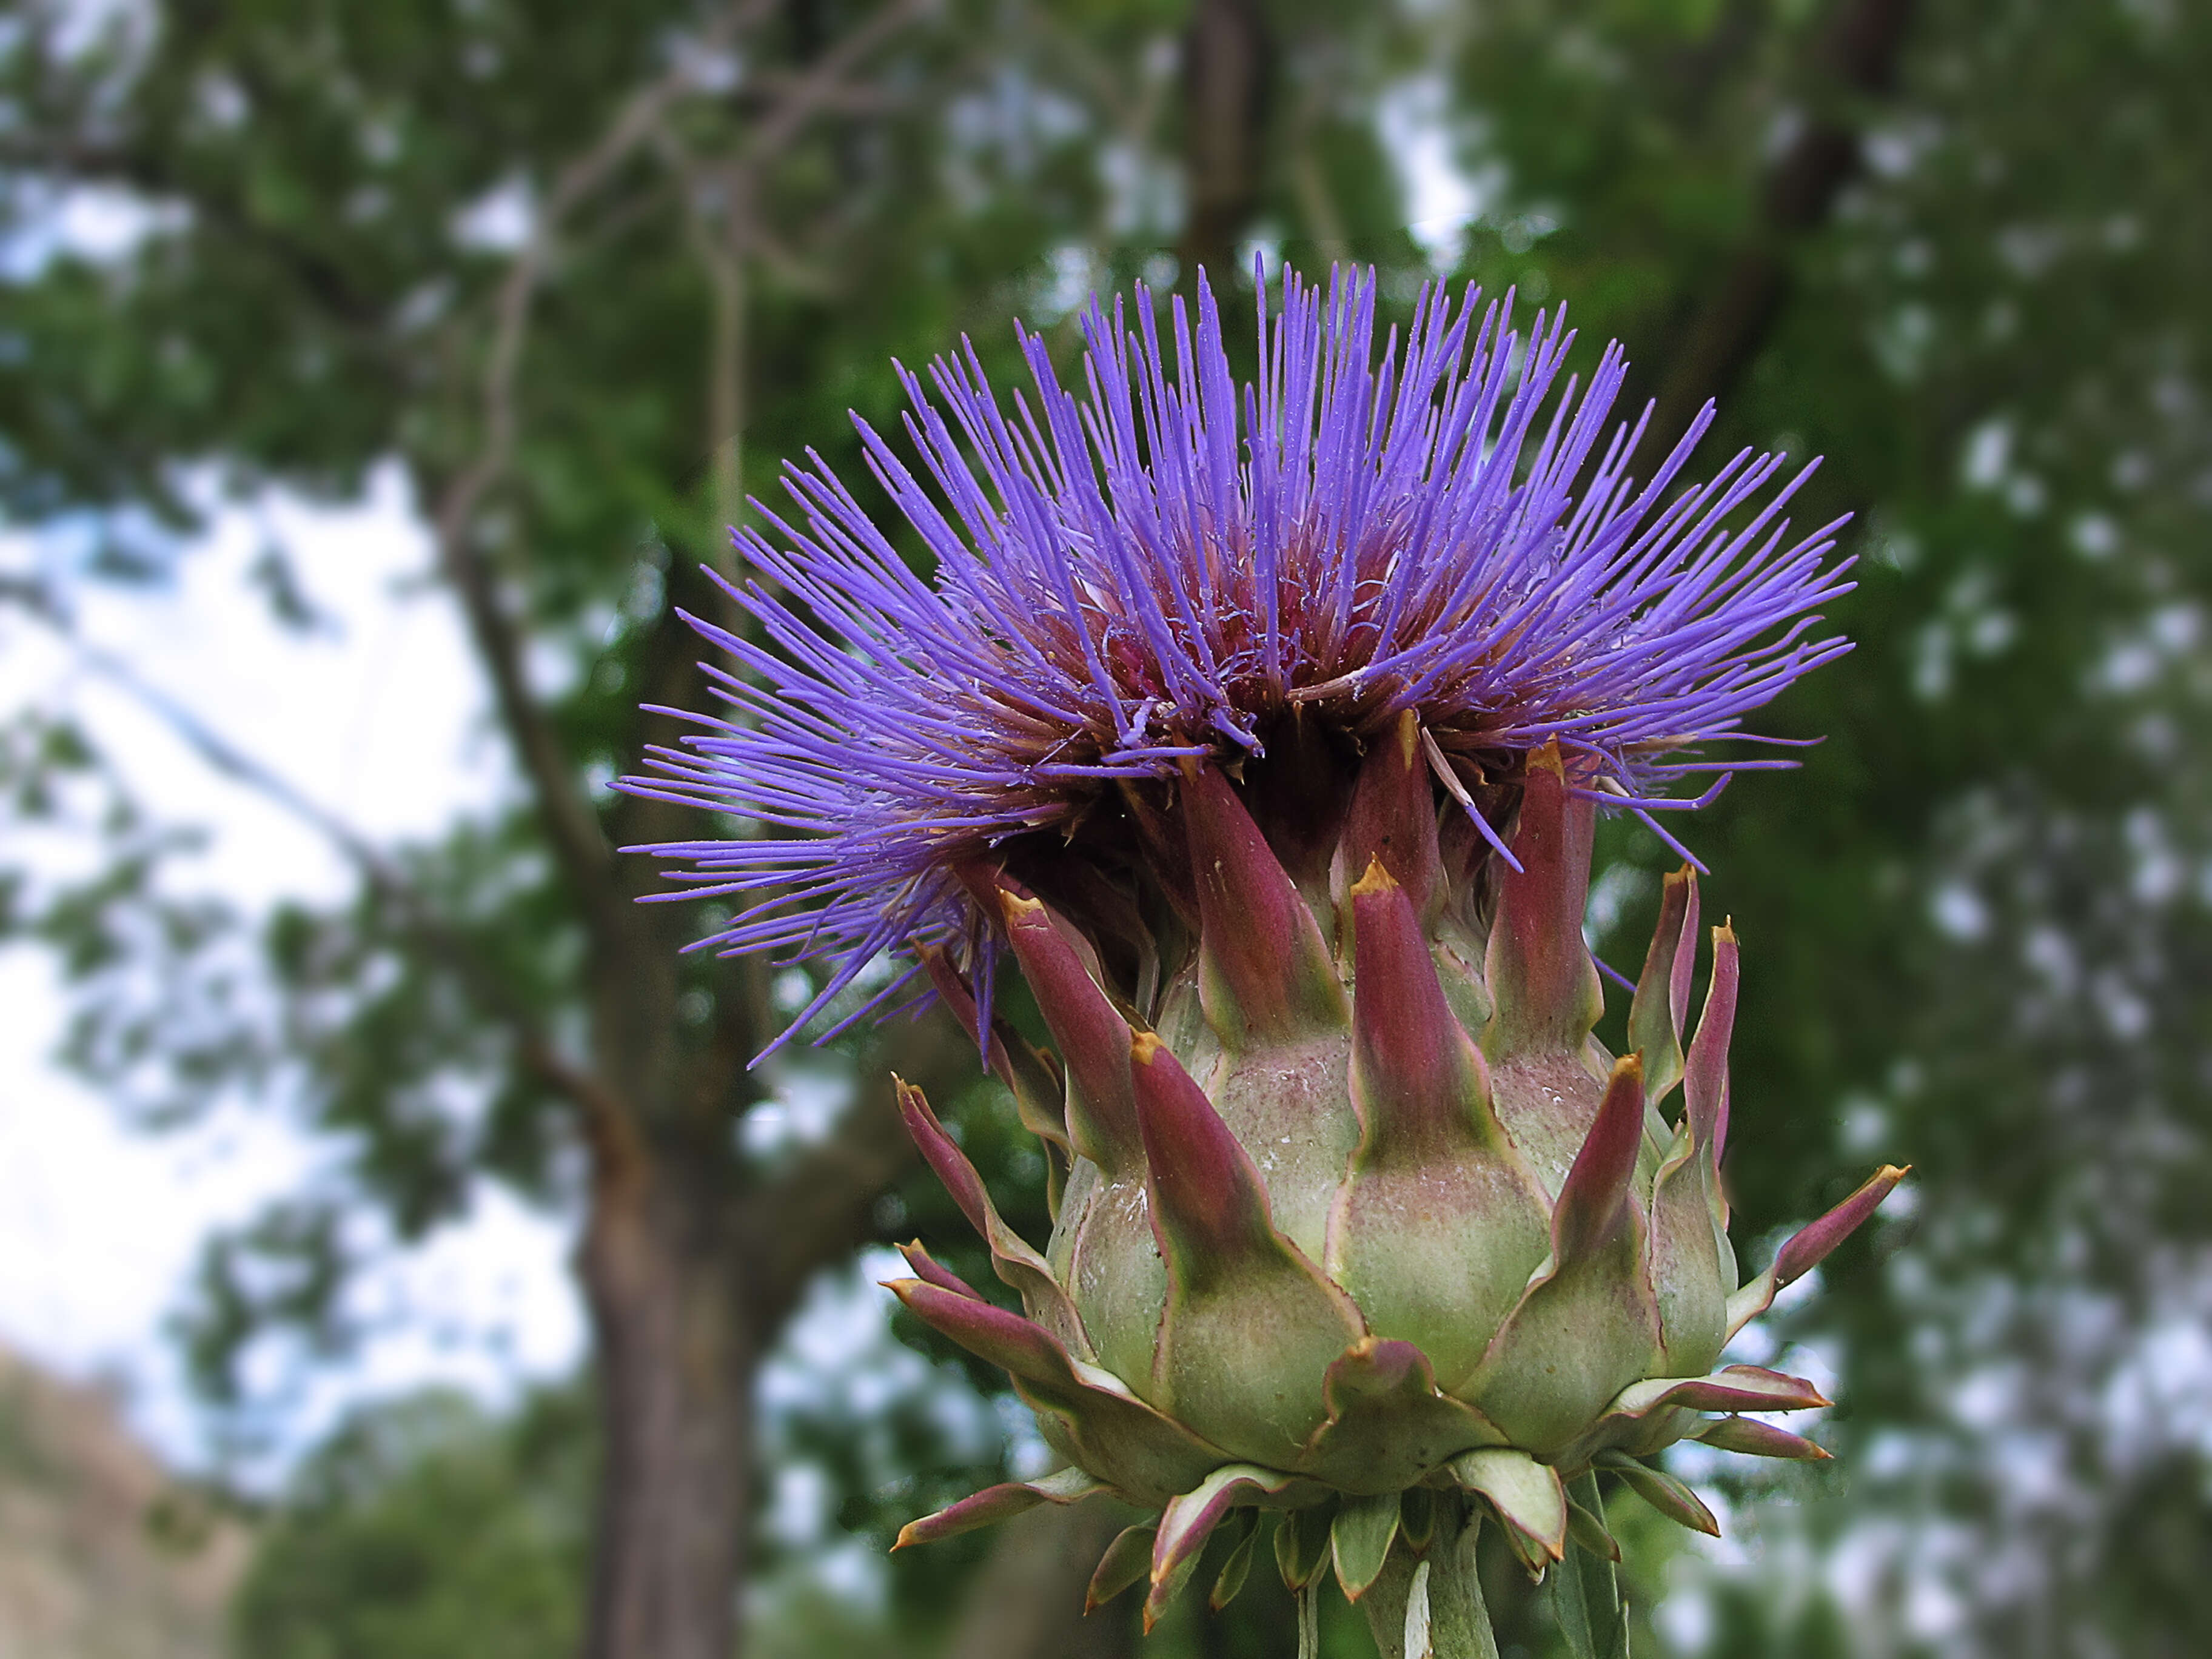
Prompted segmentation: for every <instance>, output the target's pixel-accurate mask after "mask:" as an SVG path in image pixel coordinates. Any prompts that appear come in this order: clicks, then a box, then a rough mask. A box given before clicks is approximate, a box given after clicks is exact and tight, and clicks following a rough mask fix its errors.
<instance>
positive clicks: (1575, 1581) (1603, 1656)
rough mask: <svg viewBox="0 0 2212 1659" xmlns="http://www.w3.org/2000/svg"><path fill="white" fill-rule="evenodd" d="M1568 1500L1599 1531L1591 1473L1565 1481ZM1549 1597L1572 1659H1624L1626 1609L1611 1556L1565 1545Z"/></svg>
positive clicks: (1601, 1505)
mask: <svg viewBox="0 0 2212 1659" xmlns="http://www.w3.org/2000/svg"><path fill="white" fill-rule="evenodd" d="M1567 1495H1568V1497H1570V1498H1572V1499H1573V1500H1574V1502H1575V1503H1576V1504H1577V1505H1578V1506H1579V1507H1580V1508H1582V1509H1583V1510H1585V1511H1586V1512H1587V1513H1588V1514H1589V1516H1591V1517H1592V1518H1593V1519H1595V1521H1596V1522H1597V1523H1598V1525H1599V1527H1600V1528H1603V1526H1604V1524H1605V1499H1604V1497H1603V1496H1602V1495H1601V1493H1600V1492H1599V1491H1598V1485H1597V1474H1596V1472H1595V1470H1591V1471H1589V1472H1586V1473H1584V1474H1581V1475H1578V1476H1577V1477H1576V1478H1575V1479H1574V1480H1571V1481H1570V1482H1568V1484H1567ZM1552 1595H1553V1603H1552V1606H1553V1612H1554V1613H1556V1614H1557V1615H1558V1618H1559V1633H1560V1634H1561V1635H1562V1636H1564V1637H1565V1638H1566V1639H1567V1647H1568V1649H1569V1650H1571V1652H1572V1653H1573V1655H1574V1656H1575V1659H1628V1609H1627V1607H1626V1606H1625V1605H1624V1604H1623V1603H1622V1601H1621V1599H1620V1575H1619V1574H1618V1573H1616V1572H1615V1571H1613V1562H1612V1559H1610V1557H1608V1556H1605V1555H1600V1554H1597V1553H1595V1552H1593V1551H1591V1550H1589V1549H1587V1548H1585V1547H1583V1545H1582V1544H1581V1543H1579V1542H1577V1543H1571V1544H1569V1545H1568V1546H1567V1554H1566V1559H1565V1560H1564V1561H1562V1562H1560V1563H1559V1565H1558V1566H1557V1567H1555V1568H1553V1571H1552Z"/></svg>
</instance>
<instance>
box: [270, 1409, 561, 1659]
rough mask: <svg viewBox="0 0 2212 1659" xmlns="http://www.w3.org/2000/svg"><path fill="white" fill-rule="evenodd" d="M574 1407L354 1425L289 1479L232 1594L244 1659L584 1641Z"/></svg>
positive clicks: (548, 1648)
mask: <svg viewBox="0 0 2212 1659" xmlns="http://www.w3.org/2000/svg"><path fill="white" fill-rule="evenodd" d="M593 1439H594V1437H593V1435H592V1431H591V1423H590V1417H589V1413H588V1410H587V1408H586V1406H585V1404H584V1402H583V1401H582V1400H581V1399H580V1398H578V1397H577V1396H576V1395H574V1394H573V1393H568V1394H548V1395H540V1396H538V1397H537V1398H535V1399H532V1400H531V1401H526V1403H525V1404H524V1406H523V1407H522V1408H521V1409H520V1411H519V1412H518V1413H516V1414H515V1416H514V1418H513V1420H511V1421H507V1422H495V1421H494V1420H492V1419H489V1418H488V1417H487V1416H486V1415H485V1413H484V1412H483V1408H482V1407H478V1406H477V1405H476V1404H474V1403H473V1402H471V1401H469V1400H467V1399H466V1398H465V1397H463V1396H460V1395H453V1394H443V1393H432V1394H427V1395H415V1396H410V1397H408V1398H405V1399H402V1400H399V1401H393V1402H392V1403H390V1404H388V1405H379V1406H374V1407H367V1408H364V1409H362V1410H361V1411H358V1412H356V1413H355V1414H354V1415H353V1417H352V1418H351V1419H349V1420H348V1421H347V1422H345V1423H344V1424H343V1425H340V1426H339V1428H338V1429H337V1431H336V1432H335V1433H334V1434H333V1435H332V1436H331V1437H330V1439H329V1440H328V1441H327V1442H326V1443H325V1444H324V1445H323V1446H322V1447H321V1448H319V1449H318V1450H317V1451H316V1452H315V1453H314V1454H313V1456H311V1457H310V1458H309V1459H308V1460H307V1462H305V1463H304V1464H303V1465H302V1466H301V1468H300V1469H299V1470H298V1471H297V1472H296V1473H295V1475H294V1476H293V1478H292V1480H291V1481H290V1483H289V1490H288V1492H287V1493H286V1496H285V1500H284V1502H283V1505H282V1507H281V1508H280V1509H279V1510H277V1511H276V1515H275V1516H274V1518H273V1519H272V1521H271V1522H270V1526H269V1528H268V1530H267V1531H266V1533H265V1534H264V1536H263V1538H262V1540H261V1542H260V1545H259V1547H258V1551H257V1553H256V1555H255V1558H254V1563H253V1568H252V1572H251V1574H250V1575H249V1576H248V1577H247V1579H246V1583H245V1584H244V1586H243V1587H242V1588H241V1589H240V1592H239V1596H238V1601H237V1603H236V1605H235V1607H234V1612H233V1627H234V1644H235V1651H236V1653H237V1655H238V1659H544V1656H546V1655H550V1654H561V1653H569V1652H573V1651H574V1650H575V1648H576V1644H577V1638H578V1637H579V1636H580V1634H581V1632H582V1629H583V1612H584V1609H583V1595H582V1586H583V1583H584V1582H585V1573H584V1567H585V1564H586V1538H585V1529H584V1527H583V1525H582V1521H583V1517H584V1516H586V1514H587V1513H588V1510H589V1505H588V1503H587V1502H586V1495H587V1491H588V1486H589V1483H590V1479H591V1468H590V1464H591V1457H590V1448H591V1446H592V1443H593Z"/></svg>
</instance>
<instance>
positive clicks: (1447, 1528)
mask: <svg viewBox="0 0 2212 1659" xmlns="http://www.w3.org/2000/svg"><path fill="white" fill-rule="evenodd" d="M1437 1507H1438V1509H1439V1510H1440V1511H1441V1513H1440V1514H1439V1515H1438V1516H1437V1530H1436V1536H1435V1537H1434V1538H1433V1539H1432V1540H1431V1541H1430V1544H1429V1547H1428V1550H1427V1552H1426V1553H1425V1554H1424V1555H1422V1556H1421V1557H1420V1558H1419V1559H1415V1557H1414V1555H1413V1552H1412V1551H1411V1550H1409V1549H1407V1547H1405V1545H1404V1543H1403V1542H1402V1541H1401V1543H1400V1544H1399V1545H1398V1546H1397V1547H1395V1548H1394V1549H1393V1550H1392V1551H1391V1552H1390V1559H1389V1562H1388V1563H1387V1564H1386V1565H1384V1567H1383V1576H1382V1577H1380V1578H1378V1579H1376V1581H1375V1583H1374V1586H1373V1588H1371V1589H1369V1591H1368V1592H1367V1594H1366V1595H1364V1596H1363V1597H1361V1598H1360V1603H1359V1605H1360V1607H1362V1608H1363V1609H1364V1611H1365V1612H1366V1614H1367V1623H1368V1626H1369V1628H1370V1630H1372V1631H1373V1632H1374V1633H1375V1645H1376V1649H1377V1650H1379V1651H1380V1652H1381V1654H1382V1659H1498V1638H1496V1637H1495V1636H1493V1635H1492V1634H1491V1630H1490V1611H1489V1609H1488V1608H1487V1607H1485V1606H1484V1605H1483V1600H1482V1581H1481V1579H1480V1577H1479V1576H1478V1575H1477V1572H1476V1568H1475V1550H1474V1545H1475V1538H1476V1535H1477V1534H1478V1533H1479V1532H1480V1529H1481V1526H1482V1516H1481V1515H1480V1512H1478V1511H1468V1512H1466V1513H1464V1514H1463V1513H1462V1512H1461V1510H1460V1506H1459V1505H1458V1504H1439V1505H1438V1506H1437Z"/></svg>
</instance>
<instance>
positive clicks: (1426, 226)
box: [1375, 71, 1504, 271]
mask: <svg viewBox="0 0 2212 1659" xmlns="http://www.w3.org/2000/svg"><path fill="white" fill-rule="evenodd" d="M1449 109H1450V88H1449V87H1448V86H1447V85H1446V84H1445V82H1444V77H1443V75H1442V74H1441V73H1438V72H1436V71H1430V72H1428V73H1425V74H1422V75H1418V76H1412V77H1410V78H1408V79H1407V80H1404V81H1401V82H1399V83H1398V84H1397V85H1396V86H1395V87H1393V88H1391V89H1390V90H1389V92H1387V93H1386V94H1383V98H1382V99H1381V100H1379V102H1378V103H1377V105H1376V113H1375V124H1376V130H1377V131H1379V132H1380V133H1381V134H1382V136H1383V145H1384V148H1385V149H1387V150H1388V151H1389V154H1390V155H1391V158H1392V159H1393V160H1394V161H1396V162H1397V164H1398V169H1399V172H1400V173H1401V174H1402V175H1403V177H1404V179H1405V185H1406V203H1407V210H1408V211H1409V213H1410V215H1411V222H1410V223H1409V224H1408V225H1407V230H1408V231H1410V232H1411V233H1412V234H1413V240H1415V241H1416V242H1419V244H1420V245H1421V247H1422V250H1423V251H1424V252H1426V253H1427V255H1428V257H1429V263H1430V264H1431V266H1433V267H1434V268H1435V269H1436V270H1439V271H1443V270H1450V269H1451V268H1452V267H1453V266H1454V265H1455V264H1458V263H1459V258H1460V254H1461V252H1462V251H1463V250H1464V248H1465V246H1466V244H1467V237H1468V231H1469V230H1470V229H1471V228H1473V226H1474V222H1475V221H1476V220H1477V219H1479V218H1480V217H1481V216H1482V214H1483V213H1484V211H1485V210H1486V209H1487V208H1488V207H1489V206H1490V205H1491V204H1492V202H1494V201H1495V200H1496V199H1497V197H1498V194H1499V192H1500V191H1502V190H1503V188H1504V176H1503V173H1501V172H1498V171H1495V170H1492V171H1490V172H1486V173H1482V174H1480V175H1476V174H1471V173H1468V171H1467V170H1466V169H1465V168H1464V167H1462V166H1461V164H1460V156H1459V153H1458V152H1459V143H1458V141H1459V137H1460V135H1459V134H1458V133H1457V132H1456V131H1455V130H1454V128H1453V125H1452V123H1451V118H1450V116H1449Z"/></svg>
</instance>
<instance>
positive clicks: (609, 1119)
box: [0, 579, 630, 1139]
mask: <svg viewBox="0 0 2212 1659" xmlns="http://www.w3.org/2000/svg"><path fill="white" fill-rule="evenodd" d="M0 599H4V600H8V601H9V602H12V603H14V604H15V605H19V606H20V607H21V609H22V610H24V611H26V612H27V613H28V614H29V615H31V616H33V617H36V618H37V619H38V620H39V621H40V623H43V624H45V625H46V627H47V628H49V629H52V631H53V632H54V633H55V634H57V635H59V636H60V637H61V638H62V639H63V640H64V641H66V642H67V643H68V644H69V646H70V648H71V649H73V650H74V651H75V652H76V654H77V656H78V659H80V660H81V661H82V662H83V663H84V665H86V666H87V667H88V668H90V669H91V670H93V671H94V672H95V673H97V674H99V675H100V677H101V678H104V679H106V680H107V681H108V682H109V683H111V684H113V685H115V686H116V687H118V689H119V690H122V691H123V692H124V693H125V695H126V696H130V697H131V699H132V700H133V701H134V702H137V704H138V705H139V706H140V707H141V708H144V709H145V710H146V711H147V712H148V713H149V714H153V715H154V716H155V718H156V719H157V720H161V723H162V724H163V725H165V726H167V727H168V728H169V730H170V731H171V732H173V733H174V734H175V735H176V736H177V738H179V740H180V741H182V742H183V743H184V744H185V746H186V747H187V748H189V749H190V750H191V751H192V752H193V753H194V754H196V755H197V756H198V757H200V759H201V760H202V761H203V762H204V763H206V764H207V766H208V767H209V768H210V769H212V770H213V771H215V772H216V773H217V774H219V775H222V776H223V777H226V778H228V779H229V780H230V781H232V782H234V783H236V784H238V785H240V787H243V788H246V789H247V790H250V791H252V793H255V794H257V795H259V796H260V797H261V798H262V799H264V800H266V801H268V802H270V804H271V805H275V806H276V807H277V808H278V809H280V810H281V811H283V812H285V813H286V814H288V815H289V816H290V817H293V818H295V819H296V820H298V821H299V822H300V823H304V824H305V825H307V827H308V828H309V829H313V830H314V831H315V832H316V833H317V834H318V835H319V836H321V837H322V838H323V839H324V840H325V841H326V842H329V843H330V844H331V846H332V847H333V848H336V849H337V852H338V853H339V854H340V855H341V856H342V857H343V858H344V859H345V860H346V861H347V862H348V863H349V864H350V865H352V866H354V869H355V870H356V872H358V873H359V874H360V876H361V878H362V881H363V883H364V884H366V885H367V886H368V889H369V890H370V892H371V893H372V894H373V895H374V896H375V897H376V898H377V900H378V901H379V902H380V903H381V904H383V905H384V906H385V907H386V912H387V914H388V915H390V917H391V918H392V921H393V922H394V923H395V924H396V925H397V926H398V928H399V929H400V931H401V932H402V933H405V934H406V935H408V936H410V938H411V939H413V940H414V941H415V943H416V945H418V946H420V947H422V948H424V949H425V950H426V951H427V952H428V953H429V954H430V955H432V956H434V957H435V958H436V959H438V960H439V961H441V962H443V963H445V964H446V965H447V967H449V968H451V969H453V972H454V973H455V974H456V975H458V976H459V979H460V980H461V981H462V983H463V984H464V985H465V986H466V987H468V988H469V991H470V993H471V994H472V995H473V996H474V997H475V998H476V999H477V1002H478V1003H479V1005H480V1006H482V1007H483V1011H484V1012H486V1013H487V1014H488V1015H489V1016H491V1017H492V1018H495V1019H497V1020H498V1021H499V1022H500V1024H502V1025H503V1026H505V1027H506V1028H507V1034H508V1036H510V1037H511V1038H512V1039H513V1042H514V1051H515V1057H516V1058H517V1060H520V1062H521V1064H522V1066H523V1067H524V1069H525V1070H526V1071H527V1072H528V1073H530V1074H531V1075H532V1076H533V1077H535V1078H536V1079H538V1081H539V1082H540V1083H542V1084H544V1085H545V1086H546V1087H547V1088H548V1089H550V1090H551V1091H553V1092H554V1093H556V1095H559V1096H560V1097H562V1098H564V1099H566V1100H567V1101H568V1103H570V1104H571V1105H572V1106H574V1108H575V1109H577V1111H578V1112H579V1114H580V1115H581V1116H582V1118H583V1119H584V1121H585V1126H586V1133H588V1134H589V1135H591V1136H592V1138H593V1139H606V1138H607V1137H610V1136H627V1135H628V1134H629V1133H630V1132H629V1129H628V1127H627V1126H628V1123H629V1112H628V1109H627V1105H626V1103H624V1102H623V1100H622V1099H621V1097H619V1096H618V1095H617V1093H616V1092H615V1091H614V1090H612V1089H611V1088H610V1087H609V1086H608V1085H607V1084H606V1082H605V1079H602V1078H600V1077H599V1076H598V1075H597V1074H596V1073H594V1072H593V1071H592V1069H591V1068H590V1067H588V1066H584V1065H582V1064H580V1063H579V1062H578V1061H576V1060H573V1059H571V1058H569V1057H568V1055H566V1054H562V1052H561V1050H560V1048H559V1047H558V1046H557V1045H556V1043H555V1042H553V1040H552V1038H551V1037H550V1036H548V1035H547V1033H546V1031H545V1029H544V1026H543V1025H542V1024H540V1023H539V1022H538V1018H537V1016H536V1014H535V1013H533V1012H532V1010H531V1009H530V1007H529V1006H528V1005H527V1004H526V1003H525V1002H524V1001H523V1000H522V999H521V998H520V997H518V996H517V995H516V994H514V991H513V987H510V986H508V985H507V983H506V981H504V980H503V979H501V976H500V975H498V974H497V973H495V972H494V971H493V970H492V969H491V967H490V966H489V964H488V963H485V961H484V960H483V957H482V955H481V954H480V953H479V952H478V951H477V949H476V946H475V945H474V944H473V943H472V942H471V940H470V939H468V938H467V936H466V935H465V934H463V933H460V932H459V930H458V929H457V928H455V927H453V925H452V923H450V922H449V921H447V920H446V919H445V918H444V917H443V916H441V915H439V914H438V911H437V908H436V907H435V906H434V905H433V904H432V903H431V902H430V901H429V900H428V898H427V897H426V896H424V895H423V893H422V890H420V889H419V888H417V887H416V885H415V884H414V883H413V882H411V881H410V880H409V879H408V878H407V876H406V874H405V873H404V872H403V871H401V870H400V869H399V868H398V866H396V865H395V864H393V863H392V860H390V859H389V858H387V857H386V856H385V854H384V853H383V852H382V851H381V849H380V848H378V847H377V846H376V845H375V844H374V842H371V841H370V840H369V839H368V837H367V836H363V835H362V833H361V832H360V831H359V830H357V829H355V828H354V827H353V826H352V825H351V824H349V823H346V821H345V820H344V819H343V818H342V817H339V816H338V815H337V813H335V812H333V811H331V810H330V809H329V808H327V807H325V806H324V805H322V804H321V803H320V802H319V801H317V800H315V799H313V797H312V796H310V795H309V794H308V793H307V792H306V791H305V790H303V789H301V788H300V787H299V786H298V785H296V784H295V783H294V782H292V781H291V780H290V779H289V778H287V777H285V776H283V775H282V774H281V773H279V772H277V771H276V769H274V768H272V767H270V766H269V765H268V764H267V763H265V762H263V761H261V760H260V759H258V758H257V757H254V756H252V755H251V754H249V753H247V752H246V750H244V749H243V748H241V747H240V746H239V745H238V744H234V743H233V742H232V741H231V740H230V739H229V738H226V737H224V736H223V735H222V733H221V732H217V731H216V729H215V728H214V727H213V726H210V725H209V724H208V723H207V722H206V721H205V720H203V719H202V718H201V717H200V716H199V715H198V714H197V713H196V712H194V711H193V710H192V709H191V708H188V707H186V706H185V704H184V703H182V702H179V701H178V700H177V699H176V698H174V697H173V696H170V695H169V694H168V693H167V692H166V691H164V690H161V688H160V687H159V686H156V685H154V684H151V683H150V682H149V681H147V680H146V679H144V678H142V677H141V676H140V675H139V674H138V672H137V670H136V669H134V668H132V667H131V665H130V664H129V663H127V662H125V660H124V659H121V658H120V657H118V656H116V655H115V654H114V653H112V652H109V651H107V650H106V649H104V648H102V647H100V646H97V645H94V644H93V643H91V642H90V641H88V640H86V639H85V638H84V637H83V636H82V635H81V634H80V633H79V632H78V631H77V629H76V626H75V623H74V622H73V621H72V619H71V618H70V616H69V614H68V613H67V611H65V610H64V609H63V607H62V606H61V605H60V604H59V603H58V601H57V600H56V599H55V598H54V596H53V595H52V593H51V592H47V591H46V590H45V589H44V588H43V587H41V586H39V585H38V584H36V583H33V582H27V581H23V580H15V579H9V580H0Z"/></svg>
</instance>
